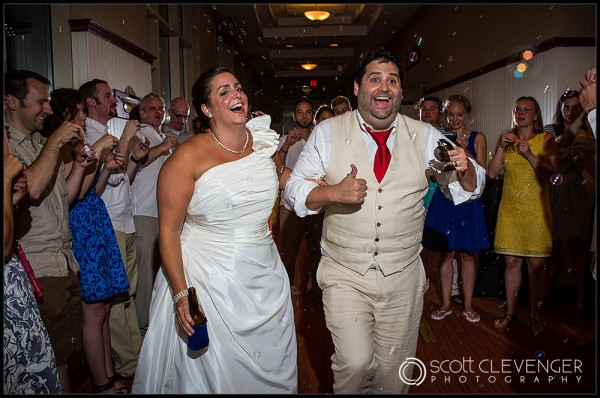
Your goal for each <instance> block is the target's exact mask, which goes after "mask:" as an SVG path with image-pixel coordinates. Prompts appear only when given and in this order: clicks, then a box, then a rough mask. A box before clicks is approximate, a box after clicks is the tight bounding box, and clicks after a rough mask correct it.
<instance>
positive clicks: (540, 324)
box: [531, 318, 546, 336]
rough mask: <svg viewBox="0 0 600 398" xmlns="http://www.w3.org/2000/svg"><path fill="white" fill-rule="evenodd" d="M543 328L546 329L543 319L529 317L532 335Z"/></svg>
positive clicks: (538, 332) (540, 331)
mask: <svg viewBox="0 0 600 398" xmlns="http://www.w3.org/2000/svg"><path fill="white" fill-rule="evenodd" d="M545 330H546V327H545V326H544V320H543V319H535V318H531V332H532V333H533V335H534V336H537V335H539V334H541V333H544V331H545Z"/></svg>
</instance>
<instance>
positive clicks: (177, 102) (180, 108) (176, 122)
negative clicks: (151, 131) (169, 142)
mask: <svg viewBox="0 0 600 398" xmlns="http://www.w3.org/2000/svg"><path fill="white" fill-rule="evenodd" d="M168 113H169V123H168V124H166V125H164V126H163V128H162V132H163V134H164V135H166V136H167V137H168V136H171V137H175V138H177V141H178V142H179V143H180V144H181V143H183V142H185V141H187V140H189V139H190V138H192V137H193V136H194V134H192V133H190V132H189V131H187V125H186V124H187V121H188V120H189V119H190V104H189V103H188V102H187V100H186V99H185V98H183V97H177V98H173V100H172V101H171V105H170V106H169V110H168Z"/></svg>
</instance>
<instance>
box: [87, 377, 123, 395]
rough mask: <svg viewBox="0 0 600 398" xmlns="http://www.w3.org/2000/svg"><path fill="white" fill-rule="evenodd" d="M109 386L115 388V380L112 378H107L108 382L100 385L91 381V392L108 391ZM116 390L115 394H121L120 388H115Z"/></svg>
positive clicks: (100, 392)
mask: <svg viewBox="0 0 600 398" xmlns="http://www.w3.org/2000/svg"><path fill="white" fill-rule="evenodd" d="M111 388H116V387H115V382H114V381H112V380H109V381H108V383H106V384H103V385H101V386H97V385H95V384H93V383H92V394H102V393H103V392H105V391H108V390H110V389H111ZM117 390H118V391H119V392H117V393H116V394H123V393H122V392H121V390H119V389H118V388H117Z"/></svg>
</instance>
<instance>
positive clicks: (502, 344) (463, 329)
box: [72, 256, 597, 394]
mask: <svg viewBox="0 0 600 398" xmlns="http://www.w3.org/2000/svg"><path fill="white" fill-rule="evenodd" d="M301 259H302V256H301V257H300V258H299V262H300V261H301ZM429 269H430V272H429V276H430V280H435V278H436V272H435V269H434V267H431V266H430V267H429ZM309 287H310V284H309ZM593 288H594V289H595V285H594V287H593ZM594 297H595V296H594ZM570 300H571V297H569V292H568V291H563V292H561V291H557V294H556V295H555V297H554V298H553V299H552V300H551V301H550V302H549V303H546V305H545V308H544V318H545V322H546V332H545V333H543V334H541V335H539V336H534V335H533V334H532V332H531V329H530V327H529V312H530V311H529V308H530V307H529V305H528V303H527V302H526V301H527V300H526V299H524V298H522V300H521V301H523V302H522V303H520V305H519V309H518V313H517V324H516V325H514V326H511V327H510V328H509V329H507V330H500V329H496V328H494V320H495V319H496V318H499V317H500V316H502V315H503V314H504V309H503V308H502V307H501V302H500V299H499V298H498V297H475V298H474V306H475V308H476V310H477V312H478V313H479V314H480V315H481V321H480V322H479V323H475V324H473V323H469V322H467V321H466V320H465V318H464V316H463V315H462V311H463V309H462V306H461V305H459V304H455V303H453V304H452V311H453V313H452V315H450V316H448V317H446V318H445V319H444V320H442V321H435V320H433V319H431V317H430V314H431V312H432V311H433V310H434V309H436V308H438V306H439V304H440V301H439V299H438V295H437V293H436V288H435V286H434V284H433V283H430V286H429V290H428V292H427V294H426V296H425V302H424V310H423V316H422V318H421V325H420V333H419V341H418V345H417V353H416V358H418V359H419V360H420V361H421V362H422V363H423V368H419V369H418V370H417V368H416V367H415V370H414V372H413V378H414V379H418V382H415V384H414V385H412V386H411V388H410V390H409V393H415V394H426V393H428V394H431V393H433V394H436V393H437V394H458V393H460V394H465V393H467V394H468V393H478V394H481V393H496V394H499V393H517V394H521V393H538V394H539V393H560V394H566V393H569V394H592V393H595V392H596V390H597V378H596V376H595V375H596V359H597V356H596V312H595V308H591V309H589V310H587V312H585V313H584V314H578V315H573V314H570V313H569V312H568V310H567V308H568V306H569V304H570ZM292 301H293V305H294V311H295V321H296V332H297V339H298V392H299V393H301V394H317V393H333V374H332V371H331V355H332V353H333V343H332V341H331V335H330V333H329V331H328V330H327V328H326V326H325V320H324V315H323V306H322V303H321V302H320V301H319V299H315V298H314V297H313V295H312V290H308V291H307V292H306V293H304V294H302V295H299V296H292ZM538 359H539V365H544V366H545V367H546V369H548V370H546V369H544V368H542V369H538V368H537V366H538ZM442 361H446V362H442ZM448 366H449V368H448ZM422 369H424V372H422ZM124 381H125V382H126V383H128V384H129V385H130V384H131V381H128V380H124ZM72 384H73V387H74V389H75V391H76V392H79V393H88V392H89V391H90V380H89V374H88V373H87V371H86V370H85V364H83V363H82V364H81V366H80V368H79V369H76V370H75V371H74V374H73V381H72Z"/></svg>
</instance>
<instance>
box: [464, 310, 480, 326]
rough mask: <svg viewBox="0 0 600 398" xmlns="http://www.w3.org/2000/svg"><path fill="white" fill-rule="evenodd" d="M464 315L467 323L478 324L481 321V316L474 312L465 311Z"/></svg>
mask: <svg viewBox="0 0 600 398" xmlns="http://www.w3.org/2000/svg"><path fill="white" fill-rule="evenodd" d="M463 315H464V316H465V318H467V321H469V322H471V323H477V322H479V320H480V319H481V317H480V316H479V314H478V313H476V312H475V311H473V312H470V311H463Z"/></svg>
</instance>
